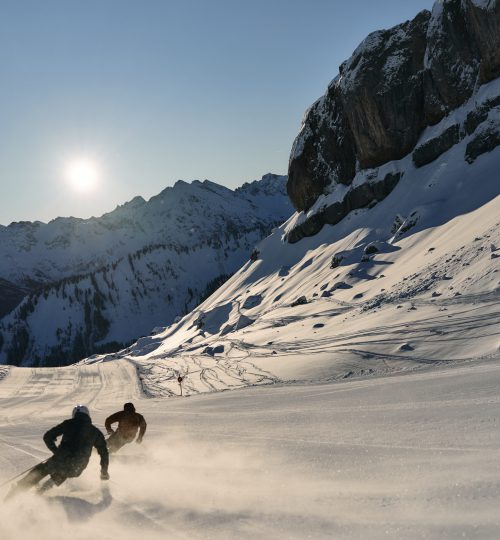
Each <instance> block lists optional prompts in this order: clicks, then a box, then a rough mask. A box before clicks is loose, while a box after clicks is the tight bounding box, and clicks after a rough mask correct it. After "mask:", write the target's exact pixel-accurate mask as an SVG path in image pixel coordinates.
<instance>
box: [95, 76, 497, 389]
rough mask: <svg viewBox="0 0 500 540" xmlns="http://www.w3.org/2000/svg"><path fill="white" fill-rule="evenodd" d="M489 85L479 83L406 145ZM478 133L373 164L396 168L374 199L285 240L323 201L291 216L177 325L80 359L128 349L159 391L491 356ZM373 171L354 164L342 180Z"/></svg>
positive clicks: (477, 101)
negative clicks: (416, 157)
mask: <svg viewBox="0 0 500 540" xmlns="http://www.w3.org/2000/svg"><path fill="white" fill-rule="evenodd" d="M499 88H500V85H499V80H496V81H493V82H492V83H489V85H485V86H484V87H483V88H482V90H481V95H480V96H475V97H474V98H472V101H470V102H468V103H466V104H465V105H464V106H463V108H462V109H457V110H456V111H454V113H453V114H452V115H450V116H449V117H447V119H444V120H443V121H442V122H441V123H440V124H439V125H437V126H435V127H433V128H429V130H428V131H426V132H424V133H423V135H422V137H421V139H420V140H419V142H418V144H423V143H425V141H427V140H428V139H429V137H436V136H438V134H439V133H441V132H442V131H443V130H446V129H447V126H448V123H449V122H452V123H455V122H457V121H459V120H460V119H461V118H462V119H463V118H467V117H468V115H469V114H470V112H471V109H474V107H476V106H477V107H479V108H480V106H481V103H482V97H481V96H483V97H484V96H489V97H490V98H491V97H492V96H493V95H497V94H498V91H499ZM497 109H498V107H497V108H494V109H493V112H490V113H489V115H488V119H487V120H486V122H492V123H494V125H495V126H496V125H497V123H496V122H497V120H496V118H497V117H496V114H497V113H496V111H497ZM479 129H482V128H481V127H479ZM476 136H477V132H475V133H472V134H470V135H466V136H465V137H464V138H463V139H462V140H461V141H459V142H458V143H457V144H456V145H454V146H453V147H452V148H450V149H449V150H447V151H445V152H443V153H442V154H441V155H440V156H439V157H437V158H436V159H435V160H434V161H432V162H431V163H429V164H426V165H423V166H420V167H416V165H415V164H414V161H413V156H412V154H409V155H407V156H406V157H405V158H403V159H401V160H399V161H394V162H390V163H388V164H386V165H384V166H382V167H380V169H378V171H379V173H378V174H379V175H380V176H382V177H383V176H384V175H385V173H386V172H390V171H396V172H399V173H400V174H401V178H400V180H399V182H398V183H397V185H396V186H395V187H394V189H393V191H392V192H391V193H390V194H389V195H388V196H387V197H386V198H385V199H383V200H382V201H380V202H378V203H376V204H373V205H369V206H368V207H366V208H363V209H359V210H354V211H352V212H351V213H349V214H348V215H347V217H345V218H344V219H342V220H341V221H340V222H339V223H337V224H336V225H334V226H332V225H324V226H323V228H322V229H321V230H320V232H319V233H317V234H315V235H313V236H311V237H304V238H302V239H300V240H298V241H296V242H295V243H293V244H290V243H289V242H287V240H286V239H287V237H289V236H290V233H291V231H293V230H295V229H296V228H297V227H298V225H299V224H300V223H301V222H302V221H303V220H304V218H305V217H307V218H309V219H310V218H311V216H312V215H313V214H314V212H315V211H319V210H318V209H319V208H320V207H321V204H319V205H318V206H314V207H313V208H312V209H311V210H310V211H309V215H308V216H304V214H303V213H296V214H294V215H293V216H292V217H291V218H290V220H288V222H287V223H285V224H284V225H283V226H282V227H280V228H278V229H276V230H275V231H274V232H273V234H272V235H270V236H269V237H268V238H266V239H265V240H263V241H262V242H261V243H260V244H259V245H258V246H257V251H258V258H257V260H255V261H248V262H247V263H246V264H245V265H244V266H243V267H242V268H241V269H240V270H239V271H238V272H237V273H236V274H235V275H234V276H233V277H232V278H231V279H230V280H229V281H228V282H227V283H225V284H224V285H223V286H222V287H221V288H220V289H219V290H218V291H216V292H215V293H214V294H213V295H212V296H211V297H210V298H209V299H207V300H206V301H205V302H204V303H203V304H202V305H200V306H199V307H198V308H196V309H195V310H194V311H193V312H192V313H190V314H188V315H187V316H185V317H184V318H183V319H182V320H181V321H180V322H178V323H176V324H173V325H171V326H169V327H167V328H165V329H164V330H163V331H158V332H157V333H156V334H155V335H154V336H151V337H149V338H144V339H142V340H140V341H139V342H138V343H136V344H135V345H133V346H131V347H129V348H128V349H125V350H124V351H121V352H120V353H118V354H115V355H110V356H107V357H95V358H91V359H88V360H87V361H86V362H95V361H101V360H113V359H117V358H128V359H131V360H132V361H133V362H134V363H136V365H137V368H138V369H139V371H140V372H141V377H142V384H143V387H144V390H145V391H146V392H147V393H148V394H149V395H158V394H160V395H169V394H176V393H178V385H177V382H176V378H177V376H178V375H179V374H180V375H182V376H185V380H184V391H185V392H186V393H187V394H190V393H197V392H205V391H213V390H221V389H226V388H233V387H238V386H242V385H253V384H258V383H269V382H275V381H278V380H297V379H300V380H304V379H307V380H326V379H331V378H339V377H346V376H354V375H363V374H370V373H375V372H387V371H392V370H407V369H414V368H419V367H426V366H428V365H429V364H438V363H443V362H452V361H465V360H471V359H475V358H485V357H495V356H498V355H499V345H500V342H499V340H498V334H499V332H500V311H499V305H500V303H499V300H500V272H499V270H500V196H499V194H500V172H499V171H500V167H499V164H500V147H496V148H494V149H493V150H491V151H489V152H483V153H481V155H479V156H477V157H476V158H475V159H474V160H473V161H472V162H469V161H468V160H467V148H468V147H469V145H470V143H471V141H473V140H474V138H475V137H476ZM374 178H375V177H374V176H373V175H370V174H369V172H368V173H367V171H360V172H359V173H358V177H357V178H356V179H355V180H354V182H353V184H354V185H355V186H356V185H357V184H358V183H363V182H365V183H366V182H371V181H373V179H374ZM346 189H347V188H346ZM335 196H338V195H336V194H335V193H333V194H332V195H331V197H335ZM328 202H329V204H330V203H331V200H330V201H328Z"/></svg>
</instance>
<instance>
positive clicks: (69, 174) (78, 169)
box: [65, 158, 100, 193]
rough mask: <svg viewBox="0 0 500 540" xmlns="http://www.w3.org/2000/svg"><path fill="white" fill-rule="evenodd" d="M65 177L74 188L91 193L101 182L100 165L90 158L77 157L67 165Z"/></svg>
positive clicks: (80, 191)
mask: <svg viewBox="0 0 500 540" xmlns="http://www.w3.org/2000/svg"><path fill="white" fill-rule="evenodd" d="M65 177H66V179H67V181H68V183H69V185H70V186H71V188H72V189H74V190H75V191H78V192H79V193H89V192H91V191H94V189H95V188H96V187H97V186H98V184H99V180H100V171H99V166H98V165H97V163H95V162H94V161H92V160H90V159H83V158H82V159H75V160H73V161H70V162H69V163H68V165H67V166H66V174H65Z"/></svg>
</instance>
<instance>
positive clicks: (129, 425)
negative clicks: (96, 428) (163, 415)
mask: <svg viewBox="0 0 500 540" xmlns="http://www.w3.org/2000/svg"><path fill="white" fill-rule="evenodd" d="M116 422H118V427H117V428H116V431H113V428H112V427H111V425H112V424H115V423H116ZM104 425H105V426H106V431H107V432H108V434H110V437H109V439H108V441H107V443H108V450H109V452H110V453H113V452H117V451H118V450H120V448H121V447H122V446H124V445H125V444H127V443H131V442H132V441H133V440H134V439H135V436H136V435H137V431H138V430H139V435H138V436H137V439H136V441H135V442H136V443H137V444H141V442H142V438H143V437H144V433H146V425H147V424H146V420H144V416H142V414H139V413H137V412H135V407H134V404H133V403H125V405H124V406H123V411H118V412H116V413H115V414H112V415H111V416H109V417H108V418H106V422H105V423H104Z"/></svg>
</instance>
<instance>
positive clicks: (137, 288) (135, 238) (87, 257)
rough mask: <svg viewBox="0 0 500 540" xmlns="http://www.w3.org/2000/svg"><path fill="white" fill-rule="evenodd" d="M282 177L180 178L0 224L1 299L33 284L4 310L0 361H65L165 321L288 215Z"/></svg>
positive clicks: (204, 291) (208, 288)
mask: <svg viewBox="0 0 500 540" xmlns="http://www.w3.org/2000/svg"><path fill="white" fill-rule="evenodd" d="M285 181H286V178H285V177H283V176H277V175H272V174H268V175H265V176H264V177H263V178H262V180H259V181H255V182H252V183H247V184H244V185H243V186H242V187H240V188H238V189H236V190H235V191H232V190H230V189H228V188H225V187H223V186H220V185H217V184H215V183H213V182H209V181H207V180H205V181H204V182H200V181H194V182H192V183H191V184H188V183H186V182H183V181H178V182H177V183H176V184H175V185H174V186H173V187H172V188H167V189H165V190H164V191H163V192H161V193H160V194H159V195H157V196H155V197H152V198H151V199H150V200H149V201H147V202H146V201H144V200H143V199H142V198H140V197H136V198H135V199H133V200H132V201H130V202H129V203H126V204H124V205H122V206H119V207H118V208H117V209H116V210H114V211H113V212H110V213H109V214H105V215H104V216H102V217H100V218H91V219H88V220H84V219H75V218H58V219H56V220H54V221H51V222H50V223H49V224H43V223H39V222H37V223H13V224H11V225H10V226H8V227H2V228H1V229H0V255H1V256H0V276H1V277H2V278H3V280H2V282H1V284H2V286H3V288H2V291H3V292H4V295H3V297H2V304H3V305H4V306H5V305H7V306H8V305H9V304H8V302H10V305H12V304H13V303H15V301H16V299H17V300H18V299H19V297H20V296H21V294H23V293H24V294H26V290H27V289H31V290H32V292H31V293H29V294H27V295H26V296H25V297H24V300H23V301H22V302H21V303H20V304H19V305H18V306H17V308H16V309H15V310H13V311H11V312H10V313H9V314H8V315H6V316H4V317H3V319H1V322H0V335H1V336H2V337H1V338H0V345H1V351H0V362H8V363H14V364H18V363H23V364H30V365H33V364H35V365H36V364H42V365H46V364H56V365H59V364H67V363H70V362H74V361H76V360H78V359H80V358H82V357H84V356H86V355H88V354H89V353H91V352H95V351H97V350H101V351H102V350H108V351H109V350H116V349H117V348H119V347H120V346H123V345H124V344H127V343H129V342H131V341H133V340H134V339H137V337H139V336H141V335H144V334H147V333H149V332H150V331H151V330H152V329H153V328H154V327H155V326H158V325H159V324H162V325H165V324H168V323H169V322H172V321H173V320H174V319H175V317H177V316H179V315H181V314H184V313H186V312H187V311H189V309H192V308H193V307H195V306H196V305H197V304H198V303H199V301H200V300H201V299H203V298H204V297H206V296H207V295H208V294H209V293H210V292H211V291H213V290H214V289H215V288H216V287H217V286H218V285H219V284H220V283H222V282H223V281H224V280H225V279H227V278H228V277H229V276H230V275H231V274H232V273H233V272H234V271H235V270H237V269H238V268H239V267H240V266H241V264H242V263H243V262H244V261H245V260H247V259H248V258H249V256H250V254H251V252H252V250H253V248H254V246H255V244H256V243H257V242H259V241H260V240H261V239H262V238H263V237H264V236H266V235H267V234H268V233H269V232H270V231H271V229H272V228H273V227H274V226H276V225H279V224H280V223H282V222H283V221H284V220H285V219H286V218H287V217H288V216H289V215H290V214H291V212H292V208H291V205H290V203H289V201H288V198H287V196H286V194H285ZM7 293H8V294H10V297H8V296H7Z"/></svg>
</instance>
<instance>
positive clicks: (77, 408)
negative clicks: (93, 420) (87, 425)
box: [72, 405, 90, 418]
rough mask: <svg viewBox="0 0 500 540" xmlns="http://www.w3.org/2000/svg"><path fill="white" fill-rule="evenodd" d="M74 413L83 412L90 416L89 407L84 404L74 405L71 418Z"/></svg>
mask: <svg viewBox="0 0 500 540" xmlns="http://www.w3.org/2000/svg"><path fill="white" fill-rule="evenodd" d="M76 413H83V414H86V415H87V416H90V413H89V409H88V407H86V406H85V405H76V406H75V408H74V409H73V414H72V416H73V418H74V417H75V414H76Z"/></svg>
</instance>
